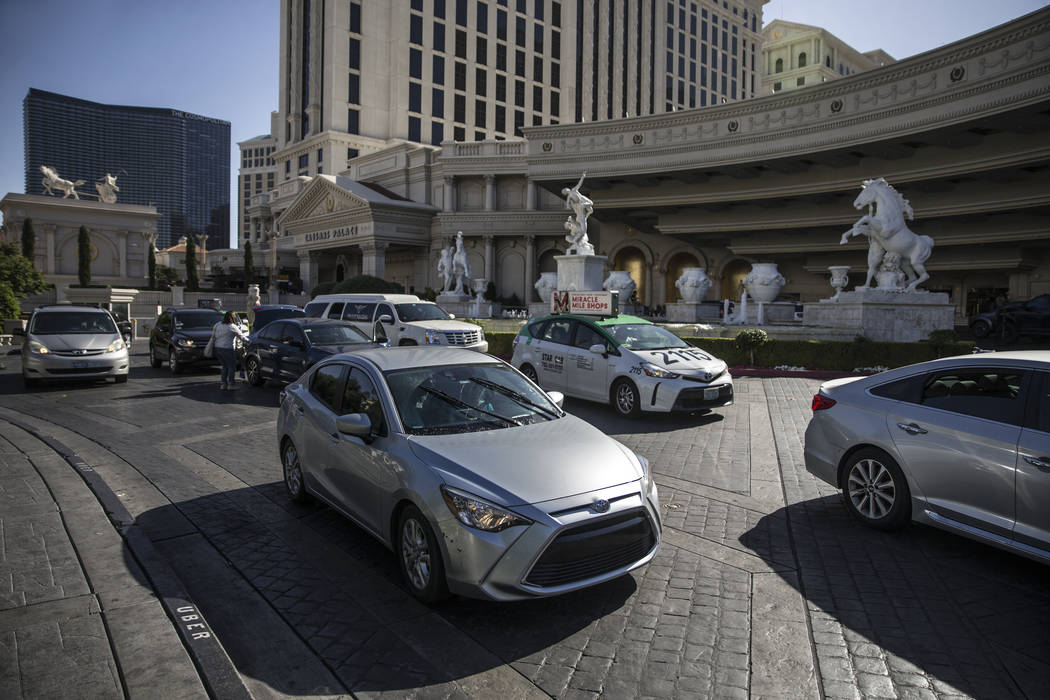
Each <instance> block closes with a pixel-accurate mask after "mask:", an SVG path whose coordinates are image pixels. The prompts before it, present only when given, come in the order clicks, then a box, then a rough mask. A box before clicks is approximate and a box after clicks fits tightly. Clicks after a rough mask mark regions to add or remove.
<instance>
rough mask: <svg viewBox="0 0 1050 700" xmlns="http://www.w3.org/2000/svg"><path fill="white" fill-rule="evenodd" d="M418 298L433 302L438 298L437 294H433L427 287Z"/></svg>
mask: <svg viewBox="0 0 1050 700" xmlns="http://www.w3.org/2000/svg"><path fill="white" fill-rule="evenodd" d="M419 298H420V299H422V300H424V301H434V300H435V299H437V298H438V293H437V292H435V291H434V290H433V289H431V288H430V287H427V288H426V289H424V290H423V293H422V294H420V295H419Z"/></svg>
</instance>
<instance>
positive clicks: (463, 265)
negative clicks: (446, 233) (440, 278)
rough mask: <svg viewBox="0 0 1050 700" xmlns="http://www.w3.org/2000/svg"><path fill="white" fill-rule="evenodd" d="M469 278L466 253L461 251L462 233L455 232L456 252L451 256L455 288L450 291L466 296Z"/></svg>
mask: <svg viewBox="0 0 1050 700" xmlns="http://www.w3.org/2000/svg"><path fill="white" fill-rule="evenodd" d="M470 277H471V269H470V260H468V259H467V251H466V250H464V249H463V232H462V231H457V232H456V252H455V253H454V254H453V255H452V278H453V280H455V283H456V288H455V289H453V290H452V291H453V292H454V293H456V294H467V290H468V289H470ZM464 285H466V287H464Z"/></svg>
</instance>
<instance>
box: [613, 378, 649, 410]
mask: <svg viewBox="0 0 1050 700" xmlns="http://www.w3.org/2000/svg"><path fill="white" fill-rule="evenodd" d="M612 405H613V408H615V409H616V412H617V413H619V414H620V415H621V416H624V417H625V418H637V417H638V415H639V414H640V413H641V412H642V407H641V399H640V398H639V396H638V388H637V387H636V386H635V385H634V382H632V381H631V380H630V379H620V380H619V381H617V382H616V383H615V384H613V387H612Z"/></svg>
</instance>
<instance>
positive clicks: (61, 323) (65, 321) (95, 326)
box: [29, 311, 117, 335]
mask: <svg viewBox="0 0 1050 700" xmlns="http://www.w3.org/2000/svg"><path fill="white" fill-rule="evenodd" d="M29 332H30V333H32V334H33V335H58V334H66V333H107V334H111V335H112V334H114V333H116V332H117V328H116V326H114V325H113V319H112V318H111V317H110V315H109V314H107V313H84V312H78V311H51V312H48V313H40V314H37V315H36V316H35V317H34V318H33V327H32V328H30V329H29Z"/></svg>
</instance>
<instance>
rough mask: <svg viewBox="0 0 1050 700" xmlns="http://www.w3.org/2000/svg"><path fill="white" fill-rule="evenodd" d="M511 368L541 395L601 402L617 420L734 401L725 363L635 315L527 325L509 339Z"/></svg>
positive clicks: (558, 318)
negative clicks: (511, 343)
mask: <svg viewBox="0 0 1050 700" xmlns="http://www.w3.org/2000/svg"><path fill="white" fill-rule="evenodd" d="M511 364H513V365H514V366H515V367H517V368H518V369H519V370H521V372H522V373H523V374H524V375H525V376H526V377H528V378H529V379H531V380H532V381H533V382H535V383H536V384H538V385H539V386H540V387H542V388H543V389H546V390H548V391H560V392H562V393H563V394H565V395H566V396H574V397H576V398H581V399H589V400H592V401H601V402H608V403H609V404H611V405H612V407H613V408H614V409H616V411H617V412H618V413H619V414H620V415H623V416H630V417H634V416H637V415H638V414H639V413H641V412H642V411H653V412H668V411H703V410H708V409H712V408H718V407H721V406H727V405H729V404H731V403H733V378H732V377H731V376H730V374H729V368H728V367H727V366H726V363H725V362H723V361H722V360H719V359H718V358H716V357H712V356H711V355H709V354H708V353H706V352H704V351H703V350H701V349H700V348H696V347H693V346H691V345H689V344H688V343H686V342H685V341H684V340H682V339H681V338H679V337H678V336H676V335H675V334H674V333H672V332H670V331H669V330H667V329H666V328H661V327H660V326H657V325H655V324H653V323H650V322H649V321H646V320H645V319H642V318H637V317H635V316H626V315H620V316H610V317H598V316H584V315H576V314H559V315H554V316H544V317H541V318H538V319H535V320H532V321H530V322H529V323H527V324H526V325H525V326H524V327H523V328H522V329H521V331H520V332H519V333H518V335H517V336H516V337H515V338H514V356H513V357H512V358H511Z"/></svg>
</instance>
